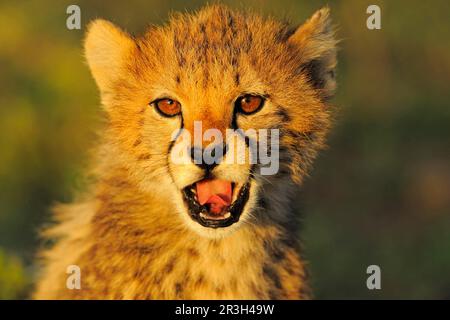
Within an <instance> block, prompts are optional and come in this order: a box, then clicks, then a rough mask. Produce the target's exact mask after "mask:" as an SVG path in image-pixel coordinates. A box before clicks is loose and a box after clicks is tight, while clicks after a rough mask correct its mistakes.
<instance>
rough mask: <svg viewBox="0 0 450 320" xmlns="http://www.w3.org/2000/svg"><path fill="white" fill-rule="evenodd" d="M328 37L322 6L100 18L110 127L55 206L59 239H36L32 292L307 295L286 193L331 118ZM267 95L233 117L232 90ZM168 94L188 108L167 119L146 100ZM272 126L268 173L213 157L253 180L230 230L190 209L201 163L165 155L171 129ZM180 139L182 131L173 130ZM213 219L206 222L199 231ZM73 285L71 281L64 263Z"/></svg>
mask: <svg viewBox="0 0 450 320" xmlns="http://www.w3.org/2000/svg"><path fill="white" fill-rule="evenodd" d="M335 45H336V42H335V40H334V34H333V30H332V27H331V23H330V19H329V11H328V9H327V8H324V9H321V10H319V11H318V12H316V13H315V14H314V15H313V16H312V18H310V19H309V20H307V21H306V22H305V23H304V24H303V25H301V26H300V27H298V28H292V27H291V26H289V25H288V24H285V23H280V22H278V21H276V20H273V19H270V18H262V17H260V16H258V15H255V14H253V13H250V12H244V13H242V12H236V11H233V10H231V9H228V8H227V7H225V6H222V5H214V6H207V7H205V8H203V9H202V10H200V11H199V12H196V13H194V14H175V15H173V16H172V17H171V18H170V21H169V23H168V24H167V25H164V26H161V27H158V26H152V27H150V28H149V29H148V30H147V32H146V33H145V34H144V35H143V36H141V37H136V38H135V37H131V36H130V35H128V34H127V33H125V32H124V31H122V30H120V29H119V28H117V27H116V26H114V25H113V24H111V23H110V22H107V21H104V20H96V21H94V22H92V23H91V25H90V26H89V31H88V33H87V37H86V41H85V50H86V58H87V61H88V63H89V66H90V69H91V71H92V74H93V76H94V78H95V80H96V82H97V84H98V87H99V89H100V92H101V98H102V104H103V106H104V109H105V111H106V112H105V113H106V115H107V126H106V128H105V130H104V132H103V133H102V137H103V139H102V143H101V145H100V146H99V148H98V157H96V159H95V161H94V162H95V166H94V167H95V170H94V173H95V177H96V180H95V182H94V183H93V185H92V188H91V189H90V191H89V192H88V193H87V195H86V196H85V198H84V199H83V200H80V201H79V202H76V203H72V204H68V205H60V206H58V207H57V208H55V219H56V221H57V224H56V225H55V227H53V228H50V229H49V230H47V231H45V233H44V235H45V236H46V237H47V238H52V239H56V244H55V245H54V246H53V247H52V248H50V249H47V250H43V251H42V252H41V256H42V258H43V262H44V264H43V269H42V275H41V277H40V279H39V281H38V283H37V287H36V291H35V294H34V297H35V298H37V299H54V298H56V299H301V298H308V297H309V295H308V292H309V291H308V286H307V279H306V272H305V266H304V262H303V260H302V259H301V257H300V250H299V245H298V241H297V235H296V232H297V230H296V227H297V224H296V216H295V212H293V211H292V209H291V205H290V203H291V199H292V196H293V195H294V194H295V190H296V185H298V184H300V183H301V182H302V179H303V178H304V177H305V175H306V174H307V172H308V170H309V168H310V166H311V163H312V161H313V160H314V158H315V157H316V154H317V152H318V151H319V150H320V149H321V148H322V147H323V146H324V139H325V135H326V133H327V131H328V128H329V126H330V106H329V105H328V99H329V98H330V97H331V96H332V94H333V92H334V89H335V81H334V70H335V66H336V50H335ZM242 93H258V94H261V95H264V96H265V97H266V98H267V100H266V103H265V105H264V107H263V108H262V110H261V111H260V112H258V113H256V114H254V115H251V116H237V115H236V114H235V112H234V109H233V108H234V100H235V99H236V97H237V96H239V95H240V94H242ZM164 95H171V96H174V97H175V98H176V99H177V100H178V101H180V102H181V104H182V117H175V118H171V119H168V118H163V117H161V116H160V115H158V114H157V112H155V110H154V108H152V107H151V106H149V102H150V101H152V100H154V99H156V98H159V97H162V96H164ZM195 120H202V121H203V124H204V129H207V128H217V129H219V130H221V131H222V132H225V130H226V129H228V128H232V127H233V126H237V127H239V128H242V129H244V130H246V129H250V128H254V129H260V128H278V129H280V132H281V142H280V152H281V155H280V157H281V167H280V171H279V173H278V174H277V175H275V176H266V177H262V176H260V175H259V174H258V172H257V171H253V170H252V168H251V166H250V165H249V164H243V165H225V164H220V165H219V166H217V170H216V174H217V176H218V177H220V178H223V179H227V178H228V179H233V180H235V181H238V182H242V183H243V182H245V181H246V180H247V179H251V181H252V185H251V193H250V198H249V201H248V203H247V205H246V207H245V210H244V212H243V215H242V217H241V221H239V223H237V224H234V225H233V226H230V227H228V228H225V229H226V230H219V229H214V230H213V229H209V228H204V227H200V226H199V225H196V224H195V223H194V222H193V221H191V220H190V219H189V217H188V214H187V213H186V208H185V207H184V206H183V203H182V200H181V193H180V189H181V187H182V186H185V185H187V184H188V183H193V182H195V181H196V180H198V179H199V177H200V175H201V173H200V172H199V170H200V169H199V168H196V167H195V165H187V166H181V165H173V164H172V163H171V162H170V161H169V156H168V155H169V154H170V152H171V147H172V146H173V144H174V143H171V141H170V140H171V133H172V132H173V131H174V130H177V128H178V129H179V128H181V127H183V128H185V129H186V130H188V131H193V123H194V121H195ZM175 143H177V142H175ZM206 229H208V230H206ZM73 264H75V265H78V266H80V268H81V272H82V273H81V286H82V288H81V289H80V290H70V289H67V288H66V278H67V276H68V275H67V274H66V268H67V266H68V265H73Z"/></svg>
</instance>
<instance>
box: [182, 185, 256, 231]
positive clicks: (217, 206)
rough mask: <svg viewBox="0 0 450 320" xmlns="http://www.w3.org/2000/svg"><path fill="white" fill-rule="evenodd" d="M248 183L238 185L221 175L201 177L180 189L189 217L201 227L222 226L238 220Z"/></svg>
mask: <svg viewBox="0 0 450 320" xmlns="http://www.w3.org/2000/svg"><path fill="white" fill-rule="evenodd" d="M249 190H250V183H249V182H247V183H245V184H244V185H238V184H236V183H233V182H230V181H226V180H220V179H203V180H200V181H197V182H196V183H193V184H191V185H189V186H187V187H185V188H184V189H183V196H184V201H185V203H186V205H187V207H188V211H189V215H190V216H191V218H192V220H194V221H196V222H198V223H199V224H201V225H202V226H204V227H209V228H223V227H228V226H230V225H232V224H233V223H235V222H237V221H239V217H240V216H241V213H242V211H243V209H244V207H245V204H246V203H247V201H248V197H249Z"/></svg>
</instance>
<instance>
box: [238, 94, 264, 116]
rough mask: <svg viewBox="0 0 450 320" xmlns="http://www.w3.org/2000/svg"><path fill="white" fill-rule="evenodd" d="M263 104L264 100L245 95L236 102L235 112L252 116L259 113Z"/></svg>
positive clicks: (259, 97)
mask: <svg viewBox="0 0 450 320" xmlns="http://www.w3.org/2000/svg"><path fill="white" fill-rule="evenodd" d="M263 104H264V98H263V97H261V96H255V95H251V94H246V95H245V96H242V97H239V98H238V99H237V100H236V108H237V109H236V110H237V111H239V112H242V113H244V114H252V113H255V112H256V111H259V109H261V107H262V106H263Z"/></svg>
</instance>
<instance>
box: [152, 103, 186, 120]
mask: <svg viewBox="0 0 450 320" xmlns="http://www.w3.org/2000/svg"><path fill="white" fill-rule="evenodd" d="M151 104H153V105H154V106H155V108H156V110H157V111H158V112H159V113H160V114H161V115H163V116H164V117H174V116H176V115H179V114H180V113H181V104H180V103H179V102H178V101H176V100H173V99H169V98H163V99H158V100H156V101H153V102H152V103H151Z"/></svg>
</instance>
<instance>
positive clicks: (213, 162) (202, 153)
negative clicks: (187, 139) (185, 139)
mask: <svg viewBox="0 0 450 320" xmlns="http://www.w3.org/2000/svg"><path fill="white" fill-rule="evenodd" d="M227 151H228V145H226V144H220V145H215V146H212V147H208V148H207V149H202V148H199V147H192V148H191V159H192V162H193V163H194V164H195V165H196V166H198V167H200V168H202V169H203V170H206V171H212V170H213V169H214V168H215V167H216V166H217V165H218V164H219V163H220V162H221V161H222V159H223V157H224V156H225V154H226V153H227Z"/></svg>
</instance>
